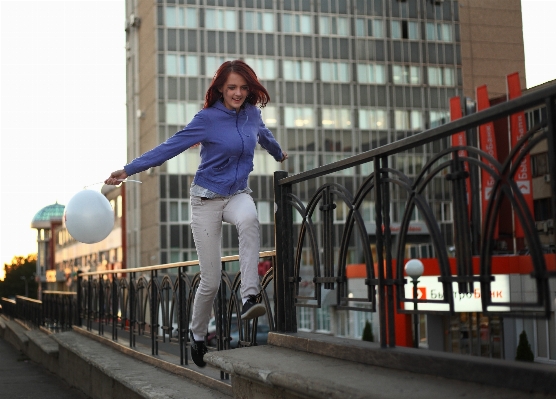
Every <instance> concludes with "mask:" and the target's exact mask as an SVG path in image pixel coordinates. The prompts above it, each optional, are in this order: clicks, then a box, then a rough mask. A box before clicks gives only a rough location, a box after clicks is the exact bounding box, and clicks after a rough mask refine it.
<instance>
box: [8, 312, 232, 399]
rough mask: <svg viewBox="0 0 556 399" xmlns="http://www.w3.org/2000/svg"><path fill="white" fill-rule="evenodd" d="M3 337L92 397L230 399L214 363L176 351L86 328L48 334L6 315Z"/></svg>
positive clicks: (101, 398)
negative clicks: (153, 352) (199, 363)
mask: <svg viewBox="0 0 556 399" xmlns="http://www.w3.org/2000/svg"><path fill="white" fill-rule="evenodd" d="M0 337H2V338H3V339H4V340H5V341H7V342H9V343H10V344H12V346H14V347H15V348H17V349H19V350H21V351H22V352H23V354H25V355H27V356H28V357H29V358H30V359H31V360H33V361H35V362H37V363H40V364H42V365H43V366H45V367H47V368H48V369H49V370H50V371H51V372H53V373H54V374H56V375H58V376H59V377H61V378H62V379H64V380H65V381H66V382H67V383H68V384H69V385H71V386H73V387H76V388H78V389H79V390H80V391H81V392H83V393H84V394H85V395H87V396H88V397H90V398H94V399H110V398H114V399H116V398H118V399H119V398H126V399H135V398H146V399H163V398H164V399H166V398H176V399H177V398H196V399H197V398H201V399H230V397H231V395H232V388H231V385H230V384H229V382H222V381H220V380H217V379H215V378H214V377H211V376H212V375H214V376H216V375H220V372H219V371H218V370H216V369H212V370H210V367H206V368H205V369H199V370H202V372H197V371H195V370H193V369H192V368H186V367H182V366H179V365H177V364H176V363H179V358H177V359H176V357H175V356H171V355H165V354H161V355H160V356H157V357H153V356H149V355H147V354H146V353H145V352H146V350H143V351H137V350H132V349H129V347H126V346H125V345H122V344H121V343H117V342H113V341H111V340H110V339H107V338H102V337H99V336H98V335H96V334H93V333H91V332H87V331H86V330H83V329H78V328H76V329H75V330H72V331H67V332H62V333H56V334H51V335H49V334H48V333H46V332H45V331H42V330H28V329H26V328H25V326H23V325H21V324H20V323H19V322H17V321H14V320H11V319H7V318H5V317H4V316H2V317H0ZM143 349H144V348H143ZM192 367H195V368H196V366H192ZM1 396H2V395H1V393H0V397H1Z"/></svg>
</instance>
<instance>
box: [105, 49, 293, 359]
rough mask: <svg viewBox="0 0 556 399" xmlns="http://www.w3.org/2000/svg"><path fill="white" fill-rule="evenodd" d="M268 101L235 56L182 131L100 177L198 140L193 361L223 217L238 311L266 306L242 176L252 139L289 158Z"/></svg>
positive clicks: (217, 269)
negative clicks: (264, 112) (229, 233)
mask: <svg viewBox="0 0 556 399" xmlns="http://www.w3.org/2000/svg"><path fill="white" fill-rule="evenodd" d="M269 100H270V96H269V94H268V92H267V90H266V89H265V88H264V87H263V86H262V85H261V84H260V83H259V81H258V79H257V76H256V75H255V72H254V71H253V69H251V67H249V66H248V65H247V64H246V63H244V62H243V61H239V60H236V61H226V62H224V63H223V64H222V65H221V66H220V68H218V71H216V74H215V75H214V78H213V80H212V83H211V85H210V87H209V89H208V91H207V93H206V96H205V104H204V107H203V109H202V110H201V111H199V112H198V113H197V114H196V115H195V117H194V118H193V120H191V122H189V124H188V125H187V126H186V127H185V128H183V130H180V131H179V132H177V133H176V134H175V135H173V136H172V137H170V138H169V139H168V140H166V141H165V142H164V143H162V144H160V145H159V146H157V147H155V148H153V149H152V150H150V151H148V152H146V153H144V154H143V155H141V156H140V157H138V158H135V159H134V160H133V161H132V162H131V163H129V164H127V165H126V166H124V168H123V169H120V170H117V171H115V172H112V173H111V174H110V177H109V178H108V179H106V180H105V183H106V184H112V185H116V184H120V183H121V181H122V180H123V179H125V178H127V177H128V176H131V175H133V174H135V173H139V172H141V171H144V170H146V169H148V168H150V167H153V166H159V165H161V164H163V163H164V162H165V161H167V160H168V159H170V158H173V157H175V156H176V155H178V154H180V153H181V152H183V151H185V150H187V149H188V148H190V147H191V146H194V145H196V144H198V143H200V144H201V164H200V165H199V167H198V169H197V172H196V173H195V178H194V180H193V183H192V185H191V189H190V195H191V209H192V212H191V229H192V231H193V238H194V240H195V247H196V249H197V255H198V257H199V264H200V268H201V282H200V284H199V288H198V289H197V293H196V295H195V302H194V305H193V316H192V321H191V330H190V335H191V340H192V343H191V358H192V359H193V361H194V362H195V364H196V365H197V366H199V367H204V366H205V365H206V363H205V361H204V360H203V355H204V354H205V353H206V352H207V348H206V346H205V340H204V337H205V335H206V333H207V326H208V322H209V319H210V313H211V308H212V304H213V301H214V297H215V296H216V293H217V291H218V287H219V285H220V275H221V261H220V258H221V257H222V256H221V248H220V243H221V232H222V222H223V221H224V222H228V223H232V224H234V225H235V226H236V228H237V231H238V235H239V259H240V271H241V296H242V299H243V308H242V314H241V318H242V319H243V320H248V319H253V318H255V317H259V316H262V315H263V314H265V312H266V310H265V307H264V306H263V305H262V304H260V303H257V298H256V296H257V294H258V293H259V278H258V274H257V264H258V260H259V259H258V258H259V243H260V239H259V221H258V219H257V209H256V208H255V203H254V202H253V198H252V197H251V195H250V193H251V190H250V189H249V187H248V186H247V179H248V177H249V173H251V171H252V170H253V157H254V151H255V147H256V145H257V143H258V144H260V145H261V147H263V148H264V149H265V150H266V151H268V153H269V154H270V155H272V156H273V157H274V159H275V160H276V161H278V162H283V161H284V160H285V159H286V158H287V157H288V154H287V153H286V152H284V151H282V149H281V148H280V145H279V144H278V143H277V142H276V140H275V139H274V137H273V135H272V133H271V132H270V130H268V129H267V128H266V126H265V125H264V123H263V120H262V118H261V112H260V110H259V108H257V107H256V105H257V104H260V107H261V108H262V107H264V106H265V105H266V104H267V103H268V102H269Z"/></svg>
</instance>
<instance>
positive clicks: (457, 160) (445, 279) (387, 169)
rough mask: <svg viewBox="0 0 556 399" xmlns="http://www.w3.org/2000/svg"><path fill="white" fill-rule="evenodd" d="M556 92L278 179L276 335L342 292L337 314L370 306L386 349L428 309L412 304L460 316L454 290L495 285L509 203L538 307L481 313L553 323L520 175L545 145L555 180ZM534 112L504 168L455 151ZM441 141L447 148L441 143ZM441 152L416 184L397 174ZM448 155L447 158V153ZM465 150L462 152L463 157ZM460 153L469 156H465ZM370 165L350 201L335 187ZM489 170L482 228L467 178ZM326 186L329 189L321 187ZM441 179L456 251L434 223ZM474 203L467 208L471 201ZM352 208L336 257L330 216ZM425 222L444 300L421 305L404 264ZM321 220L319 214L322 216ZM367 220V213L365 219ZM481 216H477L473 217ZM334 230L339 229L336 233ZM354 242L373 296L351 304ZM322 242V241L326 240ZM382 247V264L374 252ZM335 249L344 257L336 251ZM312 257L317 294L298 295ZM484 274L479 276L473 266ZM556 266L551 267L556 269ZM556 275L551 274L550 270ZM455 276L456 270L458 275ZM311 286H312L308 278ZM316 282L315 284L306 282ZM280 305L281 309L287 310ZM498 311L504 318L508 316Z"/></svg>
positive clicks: (490, 303)
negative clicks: (451, 142) (413, 157)
mask: <svg viewBox="0 0 556 399" xmlns="http://www.w3.org/2000/svg"><path fill="white" fill-rule="evenodd" d="M555 98H556V85H552V86H549V87H546V88H543V89H539V90H537V91H535V92H532V93H529V94H527V95H524V96H523V97H520V98H518V99H515V100H512V101H508V102H506V103H502V104H499V105H496V106H493V107H491V108H489V109H487V110H485V111H481V112H478V113H476V114H472V115H468V116H466V117H464V118H461V119H458V120H456V121H454V122H451V123H448V124H446V125H443V126H440V127H437V128H434V129H430V130H427V131H425V132H422V133H419V134H415V135H413V136H411V137H407V138H405V139H402V140H399V141H397V142H394V143H391V144H388V145H385V146H382V147H379V148H376V149H374V150H371V151H367V152H365V153H363V154H360V155H357V156H354V157H350V158H346V159H343V160H341V161H338V162H334V163H331V164H329V165H324V166H321V167H318V168H315V169H313V170H310V171H306V172H302V173H299V174H297V175H293V176H288V175H287V173H286V172H282V171H280V172H276V173H275V179H274V180H275V182H274V187H275V201H276V204H277V212H276V260H277V267H276V275H275V279H276V280H275V287H276V292H277V293H279V295H280V296H279V298H281V299H279V302H277V304H276V305H277V312H276V317H277V320H276V325H277V329H278V330H279V331H292V332H294V331H296V330H297V325H296V310H295V309H296V307H300V306H302V307H320V306H321V305H322V298H321V296H322V292H321V290H333V289H336V303H335V307H336V309H345V310H352V309H356V310H359V311H361V310H365V309H362V308H359V307H357V308H355V307H353V306H351V305H350V303H352V302H368V303H369V304H370V305H371V306H370V307H369V308H368V309H367V310H369V311H376V310H377V308H378V312H379V318H380V328H381V331H380V335H381V336H380V341H381V345H382V346H395V334H394V331H395V330H394V329H395V323H394V313H395V312H398V313H423V310H420V309H418V306H415V308H416V309H413V307H411V306H404V304H406V303H414V304H416V305H418V304H424V303H426V304H442V305H444V306H445V307H447V310H446V312H447V313H453V312H454V299H453V297H454V291H453V288H452V287H453V284H454V283H455V284H456V286H457V289H458V291H459V292H460V293H464V294H469V293H473V292H474V289H475V287H480V289H481V292H483V293H490V292H491V284H492V281H493V280H494V278H495V275H494V274H493V270H492V261H493V257H494V256H496V254H495V249H496V248H495V247H494V240H493V237H494V236H495V234H494V233H495V226H496V219H497V217H498V216H499V213H500V209H501V206H502V203H503V201H508V203H509V204H510V207H511V211H512V212H515V215H516V216H515V217H516V218H517V220H519V222H520V223H521V225H522V226H523V230H524V234H525V241H526V243H527V245H528V247H529V253H530V255H529V260H528V262H530V264H531V278H532V279H534V281H535V287H536V297H535V298H534V300H531V301H529V302H528V301H520V300H518V301H511V302H510V301H504V302H500V301H497V300H496V298H492V297H491V295H482V296H481V300H482V308H483V312H484V313H486V314H489V315H494V314H497V315H501V314H503V315H505V316H517V317H549V315H550V312H551V301H550V292H549V287H548V279H549V278H550V277H553V276H554V275H555V274H556V272H555V271H554V270H548V269H547V263H546V260H545V256H544V255H543V251H542V245H541V240H540V238H539V234H538V232H537V230H536V228H535V222H534V217H533V215H532V214H531V212H530V211H529V208H528V207H527V205H526V202H525V199H524V196H523V194H522V193H521V191H520V188H519V187H518V185H517V183H516V174H517V173H518V168H519V165H520V163H521V161H522V160H523V158H524V157H525V156H526V154H529V153H530V152H531V150H532V149H533V148H534V147H535V146H536V145H538V144H539V143H540V142H541V141H543V140H546V141H547V142H548V159H549V171H550V172H549V173H550V176H556V150H555V149H556V141H555V140H554V135H555V133H556V131H555V126H556V107H555V104H554V102H555ZM533 107H544V111H543V112H544V113H543V118H542V120H541V122H540V123H539V124H537V125H536V126H534V127H533V128H531V129H530V131H529V132H527V134H526V135H524V136H523V137H522V138H521V140H520V141H519V142H518V144H517V145H516V146H515V148H513V149H512V150H511V152H510V153H509V155H508V156H507V157H506V158H505V159H504V160H503V161H500V162H499V161H497V160H496V159H494V158H493V157H491V156H490V155H489V154H487V153H486V152H485V151H481V150H480V149H479V148H477V147H475V146H473V145H467V146H457V147H450V146H448V145H447V144H446V142H447V141H446V139H447V138H449V137H450V136H451V135H453V134H455V133H457V132H460V131H467V132H471V133H470V134H474V133H473V132H475V131H477V130H478V127H479V126H480V125H482V124H485V123H487V122H491V121H496V120H501V119H505V118H508V117H509V116H510V115H512V114H514V113H516V112H518V111H526V110H528V109H530V108H533ZM442 140H444V142H442ZM434 143H437V144H436V147H437V148H438V150H436V151H435V152H434V154H433V155H432V156H431V157H430V158H429V159H428V161H427V163H426V164H425V165H424V166H423V167H422V169H421V170H420V171H419V173H418V174H417V175H415V176H408V175H406V174H405V173H404V172H403V171H401V170H396V168H395V167H391V166H390V165H394V164H395V160H396V157H397V156H399V155H401V154H404V153H405V152H406V151H412V150H414V149H416V148H419V147H421V146H425V145H429V144H430V145H432V144H434ZM443 146H444V148H443V149H442V147H443ZM460 151H461V152H460ZM461 153H464V154H467V155H466V156H460V154H461ZM362 164H368V165H371V166H372V169H373V170H374V171H373V172H372V173H370V175H369V176H368V177H367V178H366V179H364V180H363V181H362V182H360V183H358V184H359V186H358V188H356V189H355V190H354V193H353V194H351V193H350V192H349V190H348V189H347V188H345V187H343V186H341V185H340V184H338V183H336V182H334V181H333V180H334V176H333V174H334V173H335V172H339V171H342V170H346V169H348V168H352V167H355V166H358V165H362ZM465 166H467V167H468V168H467V169H466V167H465ZM467 170H469V171H471V173H475V174H476V173H478V171H479V170H484V171H486V172H487V173H488V174H489V175H490V176H492V178H493V180H494V185H493V186H492V190H491V195H490V198H489V199H488V205H487V207H486V212H485V216H484V220H483V221H482V224H481V226H480V231H477V230H478V227H477V225H476V224H475V225H474V224H473V221H470V216H471V215H469V213H468V201H470V200H471V198H472V196H473V195H477V193H474V192H467V187H466V183H465V182H466V179H470V178H473V176H470V173H469V172H468V171H467ZM323 180H324V182H323ZM442 180H444V183H442V184H444V185H445V186H448V187H449V190H445V191H446V192H447V193H449V194H450V199H451V201H452V209H453V215H454V216H453V221H452V224H453V232H454V239H453V242H447V240H446V237H445V235H444V234H443V231H442V230H441V228H440V226H439V221H438V220H436V218H435V213H434V211H433V206H432V204H433V201H432V200H431V196H430V194H429V192H430V191H431V187H432V186H434V184H438V183H439V182H441V181H442ZM554 180H555V179H551V190H552V205H553V207H552V212H553V215H552V217H553V220H554V218H555V215H554V213H556V204H555V203H556V200H555V198H556V183H555V182H554ZM305 181H312V183H311V186H313V187H314V186H316V187H317V188H316V190H315V191H314V192H313V193H311V196H310V198H309V200H308V202H307V205H304V204H303V201H302V200H301V197H300V195H299V194H295V193H296V192H297V191H296V190H297V187H299V185H300V183H302V182H305ZM394 192H397V193H400V194H399V198H406V202H405V207H404V208H405V210H404V212H403V216H402V217H401V219H399V220H400V226H399V229H398V227H397V226H396V228H397V229H398V232H397V233H398V234H397V238H398V240H397V241H398V242H397V245H394V243H393V233H392V221H391V219H392V217H391V214H390V212H391V209H390V208H391V195H392V193H394ZM467 198H469V200H468V199H467ZM365 199H367V200H370V201H374V204H375V207H374V212H375V214H376V215H375V228H376V230H375V232H374V234H371V233H370V232H369V231H368V228H367V226H366V225H365V222H364V220H363V218H362V211H363V202H364V200H365ZM340 205H341V206H345V207H347V209H348V215H347V217H346V218H345V223H343V226H342V230H341V233H340V234H341V237H340V239H339V240H338V241H337V242H338V243H339V244H338V245H337V248H334V243H335V242H336V241H334V238H333V232H334V227H335V226H334V220H333V212H334V209H335V208H336V207H337V206H340ZM416 209H417V210H418V212H419V215H420V216H421V217H422V220H423V222H424V223H425V225H426V227H427V229H428V234H429V235H430V242H431V244H432V247H433V248H434V254H435V258H436V266H435V267H436V268H437V269H438V270H437V274H438V276H439V281H440V282H441V283H442V287H443V295H442V298H439V299H430V298H429V299H417V298H413V296H412V297H410V298H408V297H406V296H405V285H406V284H408V281H407V280H406V279H405V278H404V270H403V267H404V264H405V262H406V260H407V259H406V254H405V251H404V249H405V243H406V242H407V240H408V234H409V227H410V221H411V218H412V215H413V214H414V211H415V210H416ZM317 210H318V211H320V214H319V212H318V211H317ZM366 211H368V210H366ZM475 212H477V210H475ZM293 213H297V214H298V215H299V219H300V220H301V223H300V225H299V226H295V225H294V223H293V217H292V216H291V215H292V214H293ZM336 230H337V231H338V230H339V229H336ZM356 233H357V234H358V239H359V241H360V242H361V245H360V247H359V248H360V251H361V252H362V254H361V255H362V258H363V263H364V264H365V270H366V279H365V284H366V285H367V287H368V290H367V294H368V295H367V297H365V298H352V297H350V295H348V292H347V279H346V266H347V265H346V263H347V262H346V259H347V254H348V251H349V249H350V247H351V248H353V247H354V240H355V239H356V238H357V237H355V235H356ZM319 238H320V241H319ZM371 245H374V246H375V247H376V259H375V258H373V253H372V252H371V251H370V247H371ZM449 246H453V247H454V249H455V255H456V257H455V268H452V266H451V264H450V260H449V258H450V257H449V253H448V247H449ZM335 249H336V250H337V251H335ZM304 251H306V252H307V253H308V254H310V255H311V256H308V257H306V258H311V260H312V264H311V265H310V267H309V268H307V267H305V269H310V270H312V281H311V282H312V283H313V284H314V290H313V292H311V293H309V294H307V293H300V288H301V285H302V283H303V278H302V276H301V274H302V267H303V265H302V263H303V262H302V259H303V256H302V254H303V253H304ZM477 261H478V264H479V268H478V270H477V268H474V263H477ZM552 263H554V260H552ZM552 266H554V265H552ZM453 269H455V270H453ZM305 278H307V277H306V276H305ZM308 279H309V280H310V279H311V277H308ZM280 302H281V303H283V306H282V307H281V306H280ZM501 306H504V307H505V308H506V309H505V310H504V311H501Z"/></svg>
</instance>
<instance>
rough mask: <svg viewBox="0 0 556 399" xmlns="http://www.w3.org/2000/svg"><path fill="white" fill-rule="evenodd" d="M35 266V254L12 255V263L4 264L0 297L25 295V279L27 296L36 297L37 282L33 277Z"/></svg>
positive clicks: (0, 282) (0, 283)
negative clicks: (24, 255) (25, 255)
mask: <svg viewBox="0 0 556 399" xmlns="http://www.w3.org/2000/svg"><path fill="white" fill-rule="evenodd" d="M36 267H37V255H35V254H31V255H27V257H23V256H14V258H13V259H12V263H11V264H10V265H8V264H7V263H5V264H4V281H0V297H6V298H10V297H15V296H16V295H25V281H23V278H25V279H26V280H27V284H28V290H29V298H35V299H36V298H37V282H36V281H35V279H34V278H33V276H34V274H35V272H36V270H37V269H36ZM22 277H23V278H22Z"/></svg>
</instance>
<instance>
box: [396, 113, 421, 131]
mask: <svg viewBox="0 0 556 399" xmlns="http://www.w3.org/2000/svg"><path fill="white" fill-rule="evenodd" d="M394 124H395V127H396V129H397V130H421V129H423V114H422V113H421V111H415V110H411V111H409V110H396V111H394Z"/></svg>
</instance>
